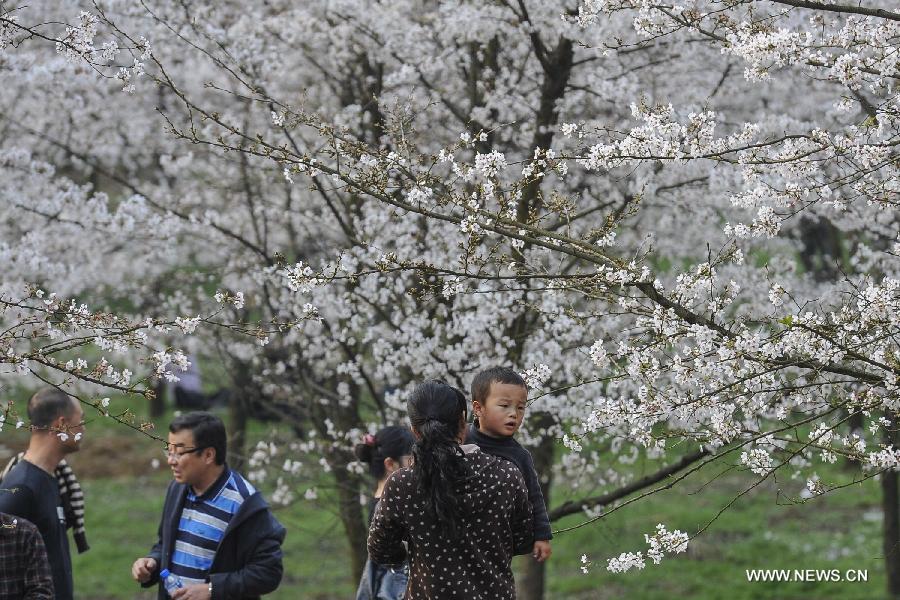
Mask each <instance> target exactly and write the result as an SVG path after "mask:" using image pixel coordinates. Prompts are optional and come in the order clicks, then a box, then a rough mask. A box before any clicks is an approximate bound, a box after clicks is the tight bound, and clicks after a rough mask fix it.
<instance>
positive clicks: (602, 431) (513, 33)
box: [0, 0, 900, 597]
mask: <svg viewBox="0 0 900 600" xmlns="http://www.w3.org/2000/svg"><path fill="white" fill-rule="evenodd" d="M294 4H295V3H290V2H268V3H264V4H259V5H256V4H252V5H250V6H248V5H247V4H246V3H233V2H221V3H217V4H216V6H214V7H204V8H198V7H191V6H189V5H186V4H184V3H181V2H176V1H172V2H162V1H161V2H153V3H145V4H142V5H140V6H132V5H131V4H130V3H126V2H103V3H97V4H93V5H86V6H85V7H84V8H85V11H86V12H85V13H84V14H82V15H81V16H80V17H78V16H77V15H75V14H74V13H70V14H65V15H59V16H58V17H56V16H55V17H54V18H52V19H51V18H48V17H47V16H46V15H47V14H50V13H51V12H52V13H54V15H55V11H53V10H51V8H50V7H38V8H34V9H29V10H27V11H26V10H25V9H21V10H18V9H17V10H15V11H13V10H12V9H11V8H9V7H4V5H3V4H0V14H3V16H2V18H0V48H4V47H5V50H3V52H4V53H3V54H2V55H0V57H2V58H0V60H3V61H5V62H4V63H3V70H2V71H0V73H2V75H3V76H4V77H5V78H6V80H7V81H8V83H9V84H8V85H5V86H3V88H2V90H3V91H2V94H3V95H4V96H5V98H4V99H3V104H4V106H13V104H15V108H14V110H13V109H11V110H10V111H8V112H6V114H9V115H11V116H10V118H7V119H6V120H5V121H4V125H3V126H4V128H5V129H6V130H7V131H15V132H16V133H17V137H14V138H12V137H10V136H5V138H4V139H5V141H4V143H3V147H2V151H5V152H6V154H4V155H2V156H10V157H14V158H17V159H18V160H19V162H18V163H16V164H18V165H22V164H25V163H27V165H26V166H24V167H23V166H9V167H8V166H7V164H10V165H12V164H13V162H14V161H13V160H12V159H8V160H7V162H4V163H0V164H2V166H3V168H4V171H13V170H16V169H18V170H20V171H22V172H23V173H24V175H23V177H27V178H30V179H34V178H35V175H36V170H35V168H34V167H32V166H31V164H32V162H33V160H34V159H33V158H32V157H38V159H39V160H41V161H43V162H45V163H47V164H52V165H54V168H56V169H62V170H63V172H62V173H56V174H49V175H48V174H47V173H46V172H45V173H43V174H41V173H40V172H37V175H40V176H41V177H43V178H44V179H46V180H49V182H48V183H46V184H42V185H52V186H56V187H58V188H60V189H69V188H70V187H71V186H75V187H77V186H79V185H80V186H81V189H83V190H84V191H82V192H81V193H82V194H83V195H84V196H85V198H81V199H78V200H77V201H73V202H72V203H71V204H72V206H71V207H66V209H65V210H60V209H59V208H58V207H57V206H55V205H52V204H51V205H50V206H47V205H46V204H45V202H48V200H47V198H46V195H44V194H41V193H40V192H39V189H40V187H39V186H37V187H35V184H34V183H28V184H27V185H26V184H25V183H22V184H14V185H13V186H12V188H11V189H12V190H13V191H14V192H16V193H18V194H21V195H23V196H25V197H26V200H25V201H24V202H21V203H20V204H21V205H22V206H21V207H19V206H15V207H11V208H10V209H9V210H13V211H15V214H17V215H18V214H21V213H28V214H30V215H31V218H34V219H35V221H34V222H33V223H34V224H33V225H31V226H30V227H31V228H35V229H37V228H39V227H38V224H39V225H40V226H41V227H46V228H47V233H48V237H49V238H51V239H52V241H53V242H54V246H53V247H52V248H50V250H48V249H47V248H46V242H44V244H43V245H42V244H41V243H40V242H39V241H36V242H35V244H34V246H35V247H36V248H38V249H39V250H40V251H39V252H36V253H35V256H41V257H44V256H47V257H48V258H47V259H41V260H43V261H44V263H43V264H46V265H47V267H46V273H44V272H43V271H42V272H41V279H46V280H47V281H48V282H52V283H54V284H55V285H56V284H59V285H62V284H64V282H65V281H66V277H67V276H69V277H70V278H73V279H74V280H76V281H77V282H79V285H81V286H85V287H81V288H79V289H78V291H79V293H84V292H85V291H86V290H88V289H96V288H101V289H102V293H103V297H105V298H117V299H126V298H127V299H130V300H131V302H132V303H133V304H135V305H137V306H138V307H139V308H141V309H143V310H146V306H141V305H142V304H145V303H150V304H153V305H155V306H158V307H161V308H162V310H163V311H164V312H165V313H168V314H169V315H170V316H171V315H177V316H178V317H179V318H181V319H183V318H188V316H189V315H192V314H198V312H199V308H198V307H199V306H200V304H201V303H202V302H203V301H204V300H205V298H208V296H209V293H208V291H207V290H206V289H205V288H206V287H210V286H211V287H213V288H215V289H221V290H225V291H226V292H223V293H225V294H227V295H223V296H221V298H222V299H223V300H226V301H227V302H230V304H229V306H230V308H229V311H230V312H231V313H232V315H231V316H232V317H233V322H234V323H240V324H241V325H240V326H239V327H237V326H236V327H237V328H238V329H239V330H240V331H239V333H240V334H241V335H240V336H232V335H228V336H224V337H223V336H222V335H220V334H218V333H212V332H217V331H221V330H219V329H216V328H212V329H210V332H211V333H210V334H209V335H208V336H205V337H204V336H200V337H196V338H195V339H197V340H198V341H197V342H196V343H197V344H205V345H206V347H212V346H213V345H214V344H217V343H219V344H226V346H225V347H226V348H227V350H226V354H227V356H228V360H230V361H232V364H233V365H234V366H235V369H234V372H236V373H241V374H242V380H241V385H240V387H241V388H242V389H244V390H246V391H247V392H248V393H251V394H252V395H254V396H255V397H259V398H263V399H265V401H264V406H266V407H267V410H271V411H274V412H276V414H279V415H282V416H286V417H288V418H289V419H290V420H291V421H292V422H293V423H295V424H296V426H297V428H298V430H300V431H302V432H303V433H304V434H305V436H306V438H305V439H303V440H301V441H299V442H295V446H294V448H293V451H294V452H301V451H302V452H314V451H321V452H323V456H322V459H323V462H322V463H321V466H322V468H324V469H326V470H328V471H329V472H330V473H331V474H332V475H333V477H334V480H335V483H336V484H337V491H338V495H339V498H340V506H341V518H342V520H343V523H344V526H345V530H346V531H347V534H348V538H349V539H350V542H351V546H352V547H353V548H355V549H356V554H355V566H354V568H355V570H358V569H359V568H360V567H361V561H362V559H363V557H362V555H361V554H360V552H361V548H362V543H361V541H362V539H363V538H364V535H365V532H364V529H363V520H362V517H361V513H360V509H359V504H358V502H357V500H356V498H357V494H358V491H359V478H358V473H357V472H355V471H354V469H353V467H351V468H350V469H348V468H347V464H348V463H349V462H350V460H351V459H350V454H349V447H350V446H351V444H352V443H353V442H355V441H357V440H358V439H359V437H360V436H361V433H362V430H363V429H370V430H371V429H372V428H374V427H375V426H376V423H384V422H389V421H394V420H398V419H399V418H400V416H401V414H402V407H403V402H402V399H403V393H404V391H405V390H406V389H408V386H409V385H411V384H412V383H413V382H415V381H417V380H419V379H421V378H423V377H433V376H438V377H442V378H446V379H449V380H450V381H452V382H454V383H455V384H457V385H461V386H465V385H466V384H467V383H468V381H469V379H470V378H471V375H472V374H473V373H474V372H475V371H477V370H478V369H479V368H481V367H482V366H485V365H486V364H493V363H497V362H501V363H508V364H512V365H514V366H516V367H517V368H519V369H520V370H521V371H522V372H523V373H525V374H526V375H527V377H528V379H529V382H530V385H531V386H532V394H531V399H532V403H531V411H532V412H531V415H530V416H529V418H528V422H527V424H526V430H525V431H524V432H523V439H524V441H526V442H527V443H528V444H529V445H530V446H531V448H532V451H533V453H534V455H535V459H536V465H537V466H538V470H539V472H540V474H541V476H542V479H543V483H544V486H545V496H546V497H547V498H548V500H549V504H550V508H551V515H552V517H554V518H561V517H563V516H567V515H571V514H575V513H582V512H583V513H586V514H587V515H588V519H589V520H597V519H602V518H603V517H604V516H605V515H607V514H610V513H611V512H612V511H615V510H618V509H620V508H622V507H624V506H627V505H628V504H630V503H631V502H634V501H638V500H640V499H641V498H644V497H646V496H647V495H648V494H651V493H654V492H655V491H657V490H659V489H662V488H663V487H668V486H671V485H676V484H677V482H678V481H681V480H682V479H683V478H684V477H686V476H688V475H689V474H691V473H694V472H696V471H700V470H703V472H717V471H716V469H717V468H719V465H724V466H738V467H740V468H742V469H745V470H746V471H747V475H748V480H747V481H748V483H747V487H746V489H745V491H744V492H743V493H747V492H749V491H750V490H752V489H753V488H755V487H756V486H757V485H758V484H759V483H760V482H761V481H763V480H765V479H768V478H771V477H775V476H777V475H778V474H780V473H794V472H796V473H797V474H800V475H802V476H803V478H804V479H805V480H806V489H805V491H804V493H803V496H805V497H807V498H808V497H812V496H818V495H821V494H825V493H828V492H830V491H833V490H838V489H840V488H841V487H844V486H846V485H847V483H848V482H847V481H825V480H823V479H822V478H820V477H819V476H818V474H817V473H816V465H817V463H821V462H834V461H835V460H836V459H837V458H838V457H840V456H843V457H847V458H848V459H851V460H853V461H856V462H858V463H860V464H861V465H862V467H863V469H862V470H861V471H859V472H858V473H855V474H853V475H850V476H848V477H851V478H854V479H857V480H858V479H860V478H868V477H873V476H876V475H878V476H881V478H882V479H881V481H882V485H883V486H884V488H885V498H886V499H888V500H887V501H886V507H885V508H886V512H885V518H886V524H887V527H886V532H887V535H886V538H885V552H886V556H887V557H888V559H889V560H888V561H887V564H888V565H889V568H888V573H889V586H890V588H891V590H892V591H893V592H896V591H900V569H898V568H897V564H898V562H897V557H896V556H895V555H894V554H893V552H894V551H893V550H892V548H894V547H895V546H896V544H897V542H898V541H900V540H898V539H896V538H897V536H898V535H900V534H898V531H900V530H898V529H897V527H896V523H897V522H898V519H897V516H896V513H897V506H896V500H890V498H894V499H895V498H896V497H897V494H896V486H897V480H896V468H897V467H898V456H900V455H898V450H897V448H896V446H895V440H894V429H895V427H894V421H895V420H896V412H897V408H898V404H897V403H898V398H897V379H896V375H897V372H898V371H897V369H898V367H897V358H896V353H897V348H896V343H895V341H894V337H893V336H894V335H895V332H896V329H897V321H896V319H897V316H896V315H897V310H896V309H897V302H898V294H897V287H898V273H897V262H896V260H895V258H896V255H897V252H898V246H897V239H898V238H897V234H898V229H897V222H896V210H895V205H896V202H897V200H898V189H897V181H898V178H897V169H898V156H897V144H898V139H900V136H898V116H900V100H898V96H897V92H896V89H895V82H896V79H897V77H898V71H897V65H898V55H897V52H896V47H897V38H898V29H900V26H898V21H900V14H898V13H897V12H894V11H892V10H891V9H890V8H887V9H885V8H864V7H859V6H849V5H848V6H844V5H836V4H825V3H818V2H812V1H800V0H773V1H770V2H763V1H756V0H746V1H741V0H734V1H730V2H713V1H709V0H694V1H693V2H690V3H687V4H685V5H683V6H671V5H667V4H664V3H661V2H657V1H655V0H646V1H634V2H631V1H626V2H622V1H618V0H613V1H591V0H586V1H584V2H581V3H576V2H570V3H564V2H558V3H556V2H541V3H538V2H530V1H517V2H511V1H510V2H506V1H497V2H489V3H473V2H466V1H459V2H443V3H432V2H426V1H421V2H413V1H411V0H410V1H407V2H392V3H376V4H371V3H361V2H357V1H355V0H343V1H340V2H332V3H312V4H311V5H309V6H294ZM4 10H5V12H4ZM42 11H44V12H42ZM75 19H79V20H75ZM49 21H59V22H68V23H71V24H70V25H69V26H68V28H66V27H65V26H56V25H53V24H52V23H51V24H47V23H48V22H49ZM42 23H43V25H42ZM10 50H13V51H12V52H11V51H10ZM22 98H27V99H29V100H30V101H27V102H22V101H21V99H22ZM48 107H51V108H50V109H48ZM99 107H103V108H102V109H100V108H99ZM60 115H63V116H64V117H62V118H61V117H60ZM23 161H24V163H23ZM45 171H46V169H45ZM101 189H106V190H108V191H106V192H103V193H104V194H105V195H104V196H102V197H99V198H98V197H97V194H98V193H99V192H98V190H101ZM91 194H93V196H92V195H91ZM89 198H92V199H93V202H94V204H93V205H92V204H91V203H90V201H88V200H87V199H89ZM38 199H40V201H38ZM92 206H94V208H92ZM97 206H99V207H102V209H98V208H97ZM120 212H121V216H120ZM104 219H106V220H104ZM121 219H124V220H125V221H126V224H120V222H119V220H121ZM129 219H130V220H129ZM98 224H99V225H98ZM66 227H68V228H82V229H84V228H85V227H87V228H88V230H90V231H93V230H94V229H96V230H97V231H98V232H99V234H98V235H97V238H98V239H97V241H96V243H95V244H92V245H91V246H90V247H89V248H90V249H94V250H95V249H97V248H110V249H109V250H107V251H101V252H98V253H96V254H94V255H92V256H89V257H86V258H85V259H81V258H80V257H79V260H77V261H76V260H74V257H72V256H71V254H70V253H71V250H69V248H71V247H72V246H73V245H74V246H78V244H76V243H74V242H75V241H74V240H71V239H69V240H66V239H65V238H64V237H63V236H60V235H58V234H54V233H53V232H56V231H59V230H60V228H63V229H62V230H63V231H65V230H66V229H65V228H66ZM129 227H130V228H131V229H129ZM30 230H31V229H29V231H30ZM823 231H825V232H827V233H828V240H830V241H829V242H828V244H823V239H822V236H821V235H819V233H820V232H823ZM132 232H139V233H132ZM119 235H121V236H124V237H125V238H127V240H128V243H127V246H128V247H127V248H124V249H123V251H121V252H119V250H118V248H117V249H116V250H112V248H111V246H112V247H115V246H114V244H115V241H114V240H115V239H116V236H119ZM826 245H827V246H828V248H830V250H829V251H827V252H823V251H822V248H824V247H825V246H826ZM81 247H82V248H84V246H81ZM798 257H799V258H798ZM109 261H122V264H123V266H122V267H121V268H119V269H116V268H110V267H111V265H110V262H109ZM136 274H139V275H138V276H136ZM29 277H31V279H32V280H33V279H34V277H33V275H31V274H30V273H29ZM238 294H240V296H239V295H238ZM238 299H239V300H238ZM273 322H274V323H294V324H295V325H293V326H291V327H289V328H284V327H279V328H274V329H273V328H271V327H269V326H268V325H267V324H268V323H273ZM277 329H280V330H281V331H277ZM248 333H249V334H250V336H249V337H248V336H247V335H246V334H248ZM851 422H853V423H856V424H857V425H858V424H860V422H861V424H862V425H863V428H861V429H859V428H853V429H851V427H850V426H849V424H850V423H851ZM310 432H315V433H314V436H313V437H312V438H310V437H309V433H310ZM557 440H561V441H562V444H559V443H558V441H557ZM273 450H275V451H276V452H280V453H283V452H284V449H283V448H282V449H277V448H276V449H272V448H270V447H269V446H268V445H264V446H262V447H260V448H258V449H257V452H255V453H254V457H253V459H252V460H251V463H252V465H253V466H254V468H256V467H262V466H265V464H266V462H267V461H268V462H269V463H270V464H276V463H275V462H274V461H273V460H272V454H273ZM600 450H602V451H603V456H600V455H599V454H598V451H600ZM288 451H289V452H290V451H291V450H290V447H289V450H288ZM613 456H616V460H618V461H621V462H629V461H634V460H635V459H636V458H637V457H638V456H646V457H649V458H652V459H653V460H655V461H658V464H659V465H660V468H659V470H658V471H657V472H655V473H652V474H649V475H647V476H646V477H643V478H629V477H627V476H622V475H620V474H618V473H616V469H615V468H614V467H612V468H610V467H611V465H613V464H614V462H613V460H612V457H613ZM294 459H295V457H291V456H289V457H288V461H287V462H286V463H285V464H284V467H283V469H281V470H282V471H283V473H282V474H281V475H279V476H280V477H281V480H280V482H279V485H278V496H279V497H281V498H285V499H288V498H289V497H290V495H291V494H290V490H289V489H288V488H289V487H290V484H289V483H288V482H289V481H290V479H289V478H288V475H290V474H291V473H293V472H295V471H296V468H295V467H296V464H295V463H294ZM263 473H265V470H264V469H260V470H259V474H260V476H262V474H263ZM560 480H561V481H565V482H566V483H567V484H569V485H567V486H566V487H567V488H568V489H572V488H573V487H574V489H575V490H576V492H575V493H574V495H572V496H570V497H566V498H563V499H562V500H559V499H558V498H557V492H556V491H555V490H554V489H553V486H552V482H553V481H560ZM597 482H600V484H599V485H597ZM743 493H742V494H741V495H743ZM306 494H307V495H308V496H314V495H315V492H314V490H307V491H306ZM891 494H893V496H892V495H891ZM738 499H739V497H738V498H735V501H737V500H738ZM803 500H804V498H803V497H801V496H800V493H799V492H798V498H797V501H803ZM724 508H727V507H723V509H724ZM891 523H893V524H894V525H891ZM707 526H708V525H707ZM892 527H893V529H892ZM704 529H705V527H704V528H701V530H700V531H697V532H692V534H693V535H698V534H700V533H702V531H703V530H704ZM891 531H893V533H891ZM647 543H648V544H649V545H650V549H649V550H648V551H647V552H646V554H643V553H627V554H624V555H622V556H619V557H613V558H611V559H610V561H609V562H608V563H607V565H606V567H607V568H608V569H609V570H611V571H623V570H627V569H629V568H631V567H636V566H638V567H640V566H643V565H644V563H645V558H646V557H649V558H651V559H652V560H653V561H654V562H659V560H661V559H662V557H663V556H664V555H665V554H666V553H678V552H682V551H684V549H685V548H686V545H687V543H688V541H687V537H686V536H685V534H684V533H682V532H680V531H677V530H676V531H672V532H670V531H669V530H668V529H667V528H666V526H665V525H662V526H661V527H660V528H658V529H657V531H656V533H655V534H653V535H648V536H647ZM586 560H587V559H586ZM526 581H527V589H529V590H531V592H530V593H532V594H534V595H535V596H540V594H541V590H542V588H543V572H542V570H541V568H540V567H539V566H537V565H530V566H529V569H528V572H527V573H526ZM532 597H534V596H532Z"/></svg>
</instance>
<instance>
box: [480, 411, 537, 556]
mask: <svg viewBox="0 0 900 600" xmlns="http://www.w3.org/2000/svg"><path fill="white" fill-rule="evenodd" d="M466 443H467V444H476V445H477V446H478V447H479V448H481V450H482V451H483V452H487V453H488V454H493V455H494V456H499V457H500V458H505V459H506V460H508V461H510V462H511V463H513V464H514V465H516V466H517V467H519V471H521V472H522V477H524V478H525V485H526V486H528V500H529V501H530V502H531V511H532V515H533V518H534V539H535V540H536V541H537V540H550V539H553V534H552V533H551V532H550V517H549V516H548V515H547V505H546V504H544V494H543V493H541V483H540V481H538V476H537V472H535V470H534V461H533V460H532V458H531V452H529V451H528V450H526V449H525V448H523V447H522V444H520V443H519V442H517V441H516V440H514V439H513V438H511V437H505V438H495V437H491V436H489V435H485V434H483V433H481V432H480V431H478V429H476V428H475V426H474V425H470V426H469V430H468V431H467V432H466Z"/></svg>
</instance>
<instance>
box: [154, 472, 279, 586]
mask: <svg viewBox="0 0 900 600" xmlns="http://www.w3.org/2000/svg"><path fill="white" fill-rule="evenodd" d="M187 492H188V486H187V485H185V484H181V483H177V482H175V481H173V482H172V483H170V484H169V489H168V490H167V491H166V502H165V504H164V505H163V514H162V519H161V520H160V524H159V534H158V538H157V540H158V541H157V542H156V544H155V545H154V546H153V548H152V549H151V550H150V553H149V554H148V555H147V556H148V557H150V558H153V559H155V560H156V564H157V570H156V572H155V573H153V575H152V576H151V578H150V580H149V581H147V582H146V583H144V584H142V585H143V587H151V586H153V585H156V584H158V583H159V570H160V569H161V568H163V567H165V566H166V565H168V564H169V560H170V559H171V556H172V551H173V547H174V545H175V538H176V536H177V535H178V520H179V519H180V518H181V509H182V507H183V506H184V499H185V497H186V496H187ZM284 535H285V530H284V527H283V526H282V525H281V523H279V522H278V521H277V520H276V519H275V517H274V516H273V515H272V511H271V510H269V505H268V504H267V503H266V501H265V500H264V499H263V497H262V494H260V493H259V492H258V491H257V492H255V493H254V494H252V495H251V496H250V497H249V498H247V499H246V500H244V503H243V504H242V505H241V508H240V509H239V510H238V512H237V513H236V514H235V515H234V516H233V517H232V518H231V522H229V523H228V528H227V529H226V530H225V535H224V537H223V538H222V541H221V543H220V544H219V548H218V550H216V556H215V558H214V559H213V563H212V566H211V567H210V570H209V573H210V581H212V585H213V595H212V600H254V599H256V598H259V597H260V596H261V595H262V594H268V593H270V592H273V591H274V590H275V589H276V588H278V584H279V583H281V576H282V573H283V567H282V564H281V558H282V553H281V543H282V542H283V541H284ZM157 597H158V599H159V600H168V597H169V596H168V594H167V593H166V591H165V589H163V587H162V586H161V585H160V586H159V594H158V596H157Z"/></svg>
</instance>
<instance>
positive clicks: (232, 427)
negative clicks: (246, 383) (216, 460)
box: [228, 386, 250, 471]
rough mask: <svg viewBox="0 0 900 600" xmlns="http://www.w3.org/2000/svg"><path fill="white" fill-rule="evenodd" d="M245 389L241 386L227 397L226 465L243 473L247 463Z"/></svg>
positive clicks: (247, 402)
mask: <svg viewBox="0 0 900 600" xmlns="http://www.w3.org/2000/svg"><path fill="white" fill-rule="evenodd" d="M248 400H249V399H248V398H247V388H245V387H243V386H241V387H238V388H237V389H235V390H234V391H233V392H232V393H231V394H229V395H228V463H229V466H230V467H231V468H232V469H235V470H236V471H243V470H244V465H245V464H246V462H247V419H248V416H249V415H248V413H249V411H248V410H247V407H248V406H249V404H250V403H249V401H248Z"/></svg>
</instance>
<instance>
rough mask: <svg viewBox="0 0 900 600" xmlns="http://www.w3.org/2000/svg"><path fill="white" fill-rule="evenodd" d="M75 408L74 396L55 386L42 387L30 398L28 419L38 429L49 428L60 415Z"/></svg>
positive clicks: (68, 414) (70, 412)
mask: <svg viewBox="0 0 900 600" xmlns="http://www.w3.org/2000/svg"><path fill="white" fill-rule="evenodd" d="M74 410H75V406H74V403H73V402H72V396H70V395H68V394H67V393H65V392H63V391H62V390H59V389H57V388H53V387H46V388H41V389H40V390H38V391H37V392H36V393H35V394H34V396H32V397H31V399H30V400H28V420H29V421H31V426H32V427H34V428H37V429H47V428H48V427H50V426H51V425H52V424H53V421H55V420H56V419H58V418H60V417H68V416H70V415H71V414H72V413H73V412H74Z"/></svg>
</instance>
